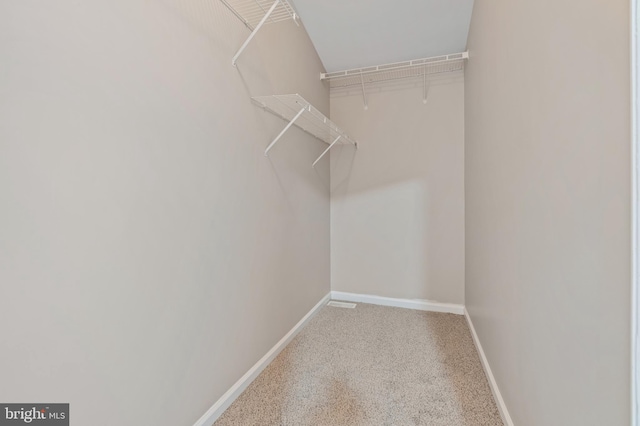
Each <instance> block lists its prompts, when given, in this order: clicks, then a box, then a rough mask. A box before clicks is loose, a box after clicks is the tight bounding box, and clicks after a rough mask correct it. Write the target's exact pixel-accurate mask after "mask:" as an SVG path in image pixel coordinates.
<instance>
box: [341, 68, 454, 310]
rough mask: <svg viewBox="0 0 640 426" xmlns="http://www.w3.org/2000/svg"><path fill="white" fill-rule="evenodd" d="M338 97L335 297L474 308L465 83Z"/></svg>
mask: <svg viewBox="0 0 640 426" xmlns="http://www.w3.org/2000/svg"><path fill="white" fill-rule="evenodd" d="M422 84H423V83H422V80H421V79H418V81H417V82H407V81H401V82H392V83H384V84H382V85H381V86H371V87H369V88H368V93H367V97H368V105H369V109H368V110H366V111H365V110H364V109H363V100H362V93H361V91H360V89H359V88H355V89H350V90H349V89H348V90H345V89H332V94H331V118H332V120H334V121H335V122H336V123H337V124H338V125H339V126H341V127H343V128H344V129H345V130H346V131H347V132H349V133H350V134H351V135H353V136H354V137H355V138H356V139H357V140H358V141H359V142H360V149H359V150H358V151H357V152H355V153H354V150H353V149H352V148H351V147H349V146H344V147H338V148H334V150H332V152H331V181H332V195H331V285H332V289H333V290H337V291H345V292H353V293H362V294H373V295H378V296H387V297H397V298H409V299H427V300H434V301H438V302H447V303H460V304H462V303H464V134H463V129H464V80H463V77H462V74H460V73H456V74H454V75H448V76H446V77H445V78H437V79H434V81H433V82H432V83H431V88H430V90H429V96H428V102H427V104H426V105H424V104H423V102H422V100H423V89H422Z"/></svg>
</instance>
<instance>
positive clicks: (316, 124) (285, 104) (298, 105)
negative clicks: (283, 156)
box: [251, 94, 358, 147]
mask: <svg viewBox="0 0 640 426" xmlns="http://www.w3.org/2000/svg"><path fill="white" fill-rule="evenodd" d="M251 99H253V100H254V102H256V103H257V104H258V105H260V106H261V107H263V108H265V109H266V110H268V111H269V112H271V113H273V114H275V115H277V116H279V117H281V118H283V119H284V120H286V121H288V122H292V121H293V122H294V123H293V124H295V125H296V126H298V127H300V128H301V129H302V130H304V131H305V132H307V133H309V134H310V135H312V136H315V137H316V138H318V139H320V140H321V141H323V142H324V143H326V144H332V143H333V142H335V140H336V139H337V138H338V137H340V139H339V142H340V143H342V144H347V143H350V144H353V145H355V146H356V147H357V146H358V143H357V142H356V141H355V140H354V139H352V138H351V137H350V136H349V135H347V134H346V133H345V132H344V131H343V130H342V129H340V128H339V127H338V126H336V125H335V123H333V122H332V121H331V120H329V119H328V118H327V117H326V116H325V115H324V114H322V113H321V112H320V111H318V110H317V109H316V108H315V107H314V106H313V105H311V104H310V103H309V102H307V101H306V100H305V99H304V98H303V97H302V96H300V95H298V94H294V95H270V96H256V97H253V98H251Z"/></svg>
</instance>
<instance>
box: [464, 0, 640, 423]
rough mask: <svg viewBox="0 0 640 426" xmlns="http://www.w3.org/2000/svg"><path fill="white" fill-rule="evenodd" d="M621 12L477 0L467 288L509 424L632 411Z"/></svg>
mask: <svg viewBox="0 0 640 426" xmlns="http://www.w3.org/2000/svg"><path fill="white" fill-rule="evenodd" d="M629 20H630V16H629V2H628V1H627V0H610V1H606V2H605V1H596V0H588V1H583V2H575V1H569V0H541V1H529V2H525V1H510V0H492V1H489V0H476V2H475V9H474V12H473V17H472V23H471V30H470V35H469V41H468V49H469V52H470V56H471V57H470V59H469V61H468V64H467V68H466V72H465V90H466V92H465V107H466V109H465V117H466V127H465V135H466V143H465V155H466V156H465V184H466V199H465V204H466V231H467V234H466V259H467V264H466V277H467V282H466V292H465V297H466V305H467V309H468V310H469V312H470V314H471V318H472V320H473V322H474V325H475V328H476V330H477V332H478V336H479V339H480V341H481V343H482V345H483V347H484V350H485V352H486V355H487V358H488V360H489V363H490V365H491V368H492V369H493V373H494V374H495V377H496V380H497V383H498V386H499V388H500V390H501V392H502V395H503V396H504V399H505V401H506V404H507V407H508V409H509V411H510V414H511V416H512V418H513V420H514V423H515V424H516V425H518V426H539V425H544V426H554V425H558V426H560V425H562V426H566V425H581V426H587V425H593V426H599V425H628V424H629V423H630V420H629V416H630V395H629V393H630V377H631V373H630V368H629V366H630V359H629V354H630V342H629V340H630V330H629V329H630V312H629V310H630V309H629V307H630V304H631V301H630V295H631V293H630V283H631V281H630V182H631V175H630V147H631V143H630V142H631V138H630V84H629V81H630V78H629V77H630V76H629V69H630V68H629V67H630V58H629V40H630V31H629Z"/></svg>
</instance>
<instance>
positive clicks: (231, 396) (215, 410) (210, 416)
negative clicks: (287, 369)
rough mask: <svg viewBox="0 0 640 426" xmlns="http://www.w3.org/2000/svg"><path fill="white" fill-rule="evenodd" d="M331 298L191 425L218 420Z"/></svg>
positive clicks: (208, 425)
mask: <svg viewBox="0 0 640 426" xmlns="http://www.w3.org/2000/svg"><path fill="white" fill-rule="evenodd" d="M330 299H331V293H328V294H327V295H326V296H324V297H323V298H322V300H320V301H319V302H318V303H317V304H316V306H314V307H313V308H312V309H311V310H310V311H309V312H308V313H307V314H306V315H305V316H304V317H303V318H302V319H301V320H300V321H299V322H298V323H297V324H296V325H295V326H294V327H293V328H292V329H291V331H289V332H288V333H287V334H286V335H285V336H284V337H283V338H282V339H280V341H279V342H278V343H276V345H275V346H274V347H273V348H271V350H270V351H269V352H267V353H266V354H265V356H263V357H262V358H261V359H260V361H258V362H256V364H255V365H254V366H253V367H251V368H250V369H249V371H247V372H246V373H245V375H244V376H242V377H241V378H240V380H238V381H237V382H236V383H235V384H234V385H233V386H231V388H230V389H229V390H228V391H227V392H226V393H225V394H224V395H222V396H221V397H220V399H218V400H217V401H216V403H215V404H213V405H212V406H211V408H209V409H208V410H207V412H206V413H204V415H203V416H202V417H200V419H198V421H197V422H195V423H194V425H193V426H211V425H213V423H214V422H215V421H216V420H218V417H220V416H221V415H222V413H224V410H226V409H227V408H229V406H230V405H231V404H232V403H233V401H235V400H236V398H238V397H239V396H240V394H241V393H242V392H244V390H245V389H246V388H247V386H249V385H250V384H251V382H253V381H254V380H255V379H256V377H258V376H259V375H260V373H261V372H262V370H264V369H265V367H266V366H267V365H269V363H271V361H273V360H274V358H275V357H276V356H278V354H279V353H280V351H282V350H283V349H284V348H285V346H287V344H289V342H290V341H291V340H293V338H294V337H296V335H297V334H298V333H299V332H300V330H302V329H303V328H304V326H305V325H306V324H307V322H309V320H310V319H311V318H313V316H314V315H315V314H317V313H318V311H319V310H320V308H322V307H323V306H324V305H326V304H327V302H328V301H329V300H330Z"/></svg>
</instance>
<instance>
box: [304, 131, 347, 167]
mask: <svg viewBox="0 0 640 426" xmlns="http://www.w3.org/2000/svg"><path fill="white" fill-rule="evenodd" d="M341 137H342V135H340V136H338V137H337V138H336V140H334V141H333V142H332V143H331V145H329V148H327V149H325V150H324V152H323V153H322V154H320V157H318V158H317V159H316V161H314V162H313V164H312V165H311V167H315V166H316V164H317V163H318V161H320V159H321V158H322V157H324V155H325V154H326V153H327V152H329V150H330V149H331V148H332V147H333V146H334V145H335V144H336V142H338V141H339V140H340V138H341Z"/></svg>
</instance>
